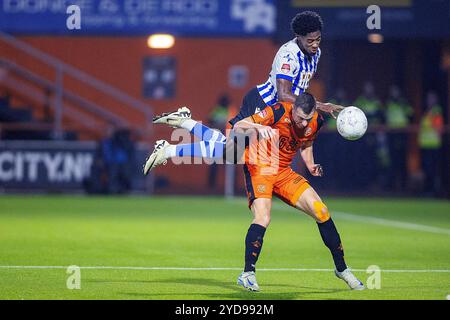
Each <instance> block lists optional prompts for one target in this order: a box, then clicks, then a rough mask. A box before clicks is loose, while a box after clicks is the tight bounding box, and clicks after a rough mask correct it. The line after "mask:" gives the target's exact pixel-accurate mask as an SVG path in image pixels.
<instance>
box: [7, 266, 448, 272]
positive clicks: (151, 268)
mask: <svg viewBox="0 0 450 320" xmlns="http://www.w3.org/2000/svg"><path fill="white" fill-rule="evenodd" d="M68 267H69V266H0V269H67V268H68ZM76 267H79V268H80V269H94V270H95V269H97V270H102V269H112V270H162V271H242V268H231V267H230V268H226V267H225V268H220V267H219V268H200V267H199V268H195V267H191V268H187V267H121V266H85V267H83V266H76ZM351 270H352V271H355V272H366V271H367V269H351ZM258 271H292V272H308V271H310V272H333V271H334V269H320V268H258ZM380 271H381V272H387V273H449V272H450V270H447V269H418V270H407V269H404V270H401V269H400V270H391V269H386V270H383V269H380Z"/></svg>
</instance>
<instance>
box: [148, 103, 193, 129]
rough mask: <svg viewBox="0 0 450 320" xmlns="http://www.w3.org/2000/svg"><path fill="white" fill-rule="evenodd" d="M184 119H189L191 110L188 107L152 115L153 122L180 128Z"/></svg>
mask: <svg viewBox="0 0 450 320" xmlns="http://www.w3.org/2000/svg"><path fill="white" fill-rule="evenodd" d="M186 119H191V110H189V108H188V107H181V108H178V110H177V111H173V112H166V113H162V114H161V115H159V116H155V117H153V123H155V124H161V123H162V124H168V125H169V126H171V127H173V128H181V124H182V123H183V121H184V120H186Z"/></svg>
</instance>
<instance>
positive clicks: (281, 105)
mask: <svg viewBox="0 0 450 320" xmlns="http://www.w3.org/2000/svg"><path fill="white" fill-rule="evenodd" d="M292 108H293V104H292V103H287V102H278V103H276V104H275V105H273V106H268V107H266V108H265V109H264V110H262V111H260V112H259V113H256V114H254V115H252V116H251V118H252V119H253V121H254V122H255V123H258V124H261V125H265V126H270V127H272V128H274V129H277V130H278V141H277V140H273V139H272V141H274V142H276V144H275V143H270V142H269V140H260V141H257V140H256V139H253V140H251V142H250V145H249V146H248V147H247V150H246V154H245V162H246V164H248V165H250V166H252V167H255V166H256V167H268V166H271V167H274V165H275V167H277V169H283V168H286V167H288V166H289V165H290V164H291V163H292V160H293V159H294V157H295V155H296V154H297V151H298V150H299V149H301V148H303V147H304V146H305V143H306V142H308V141H313V140H315V139H316V137H317V134H318V131H319V129H320V127H321V126H322V123H323V117H322V116H321V115H320V114H319V113H318V112H317V111H316V112H314V115H313V117H312V119H311V120H310V121H309V123H308V126H307V127H305V128H304V129H301V130H300V129H298V128H297V127H296V126H295V124H294V122H293V120H292V116H291V111H292Z"/></svg>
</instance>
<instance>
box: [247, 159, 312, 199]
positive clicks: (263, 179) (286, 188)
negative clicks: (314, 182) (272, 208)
mask: <svg viewBox="0 0 450 320" xmlns="http://www.w3.org/2000/svg"><path fill="white" fill-rule="evenodd" d="M244 177H245V190H246V191H247V198H248V206H249V208H250V207H251V205H252V203H253V201H254V200H255V199H258V198H269V199H272V194H275V195H276V196H277V197H278V198H280V199H281V200H283V201H284V202H286V203H287V204H289V205H291V206H293V207H295V204H296V203H297V201H298V199H299V198H300V196H301V195H302V193H303V192H304V191H305V190H306V189H308V188H309V187H310V185H309V183H308V180H306V179H305V178H304V177H303V176H301V175H299V174H298V173H296V172H294V171H293V170H292V169H291V168H290V167H287V168H284V169H280V170H279V171H278V173H277V174H261V171H260V168H259V167H254V166H248V165H244Z"/></svg>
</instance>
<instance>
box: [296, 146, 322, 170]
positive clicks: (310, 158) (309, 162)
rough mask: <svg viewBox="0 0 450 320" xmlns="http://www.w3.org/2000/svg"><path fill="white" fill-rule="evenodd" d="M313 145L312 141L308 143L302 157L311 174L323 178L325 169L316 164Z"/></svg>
mask: <svg viewBox="0 0 450 320" xmlns="http://www.w3.org/2000/svg"><path fill="white" fill-rule="evenodd" d="M312 146H313V143H312V141H310V142H308V143H307V144H306V145H305V147H304V148H303V149H302V151H301V153H300V154H301V156H302V159H303V161H304V162H305V165H306V168H308V171H309V173H311V175H312V176H314V177H321V176H323V169H322V166H321V165H320V164H315V163H314V154H313V147H312Z"/></svg>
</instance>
